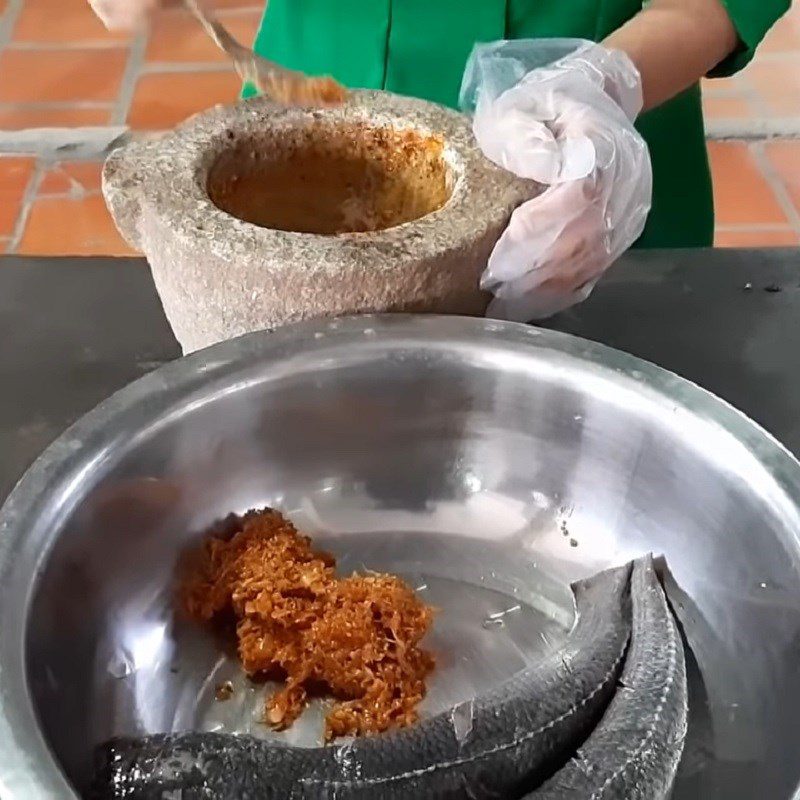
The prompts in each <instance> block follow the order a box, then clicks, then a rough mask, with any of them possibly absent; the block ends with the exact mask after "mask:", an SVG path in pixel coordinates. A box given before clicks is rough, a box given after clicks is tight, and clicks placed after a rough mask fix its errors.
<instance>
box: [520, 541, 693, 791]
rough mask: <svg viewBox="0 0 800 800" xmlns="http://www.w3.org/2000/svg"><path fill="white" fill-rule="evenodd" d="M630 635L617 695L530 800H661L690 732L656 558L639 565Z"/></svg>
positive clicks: (680, 659)
mask: <svg viewBox="0 0 800 800" xmlns="http://www.w3.org/2000/svg"><path fill="white" fill-rule="evenodd" d="M631 596H632V598H633V632H632V636H631V646H630V650H629V652H628V655H627V656H626V658H625V667H624V668H623V671H622V677H621V678H620V682H619V688H618V690H617V693H616V695H615V696H614V699H613V700H612V701H611V705H610V706H609V708H608V711H606V713H605V715H604V716H603V719H602V720H601V721H600V724H599V725H598V726H597V728H596V729H595V730H594V732H593V733H592V734H591V736H589V738H588V740H587V741H586V743H585V744H584V745H583V746H582V747H581V748H580V749H579V750H578V752H577V754H576V755H575V757H574V758H573V759H572V760H571V761H570V762H569V764H567V765H566V766H565V767H564V768H563V769H561V770H559V771H558V772H557V773H556V774H555V775H554V776H553V777H552V778H551V779H550V780H549V781H547V783H545V784H544V786H542V787H541V788H540V789H538V790H536V791H534V792H533V793H531V794H529V795H528V798H529V800H662V798H666V797H667V796H668V795H669V792H670V790H671V787H672V781H673V779H674V778H675V772H676V771H677V768H678V762H679V761H680V757H681V753H682V752H683V743H684V740H685V738H686V729H687V716H688V708H687V683H686V666H685V660H684V652H683V642H682V641H681V638H680V634H679V632H678V629H677V625H676V624H675V620H674V618H673V616H672V613H671V611H670V608H669V606H668V605H667V599H666V597H665V595H664V591H663V589H662V588H661V584H660V583H659V580H658V577H657V575H656V572H655V569H654V568H653V560H652V558H651V557H649V556H648V557H647V558H643V559H640V560H638V561H636V562H635V564H634V567H633V577H632V579H631Z"/></svg>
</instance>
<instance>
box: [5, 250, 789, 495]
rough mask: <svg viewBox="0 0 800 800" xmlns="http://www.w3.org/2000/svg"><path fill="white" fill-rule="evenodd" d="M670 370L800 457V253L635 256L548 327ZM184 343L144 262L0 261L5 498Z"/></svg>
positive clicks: (653, 253) (702, 252) (654, 253)
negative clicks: (69, 435) (61, 441)
mask: <svg viewBox="0 0 800 800" xmlns="http://www.w3.org/2000/svg"><path fill="white" fill-rule="evenodd" d="M548 326H549V327H554V328H558V329H560V330H563V331H567V332H569V333H574V334H577V335H579V336H583V337H586V338H588V339H594V340H596V341H599V342H603V343H604V344H608V345H611V346H612V347H616V348H619V349H620V350H625V351H627V352H629V353H632V354H634V355H637V356H640V357H641V358H645V359H647V360H649V361H652V362H654V363H656V364H658V365H660V366H662V367H666V368H667V369H670V370H672V371H674V372H677V373H678V374H680V375H682V376H684V377H685V378H689V379H690V380H692V381H695V382H696V383H698V384H700V385H702V386H704V387H705V388H707V389H709V390H711V391H712V392H714V393H716V394H718V395H719V396H721V397H723V398H724V399H725V400H727V401H728V402H730V403H731V404H733V405H734V406H736V407H737V408H739V409H741V410H742V411H744V412H745V413H746V414H748V415H750V416H751V417H752V418H753V419H755V420H756V421H757V422H759V423H760V424H761V425H763V426H764V427H765V428H766V429H767V430H769V431H770V432H771V433H773V434H774V435H775V436H776V437H777V438H778V439H780V440H781V441H782V442H783V443H784V444H785V445H786V446H787V447H788V448H789V449H791V450H792V451H793V452H795V453H796V454H798V455H800V413H799V412H800V368H798V367H800V249H788V250H687V251H648V252H631V253H629V254H628V255H627V256H625V257H624V258H623V259H622V260H621V261H620V262H619V263H618V264H617V265H616V266H615V267H614V268H613V269H612V271H611V272H610V273H609V275H608V276H607V278H606V279H605V280H604V281H603V282H602V283H601V284H600V285H599V286H598V288H597V289H596V291H595V293H594V294H593V296H592V297H591V298H590V299H589V300H588V301H587V302H586V303H584V304H583V305H582V306H580V307H578V308H576V309H573V310H571V311H569V312H567V313H565V314H562V315H560V316H559V317H557V318H555V319H554V320H551V321H550V322H549V323H548ZM179 354H180V353H179V348H178V346H177V344H176V342H175V340H174V338H173V336H172V334H171V332H170V329H169V326H168V325H167V322H166V320H165V318H164V315H163V312H162V310H161V306H160V303H159V301H158V297H157V296H156V293H155V289H154V287H153V283H152V280H151V278H150V272H149V270H148V268H147V265H146V263H145V262H144V261H143V260H140V259H110V258H109V259H87V258H27V259H26V258H15V257H4V258H0V386H2V391H0V498H3V497H5V496H6V494H7V493H8V492H9V491H10V490H11V489H12V488H13V485H14V483H15V482H16V481H17V479H18V478H19V477H20V476H21V474H22V472H23V471H24V470H25V469H26V468H27V466H28V465H29V464H30V463H31V461H32V460H33V459H34V458H35V457H36V456H37V455H38V454H39V453H40V452H41V451H42V450H43V449H44V448H45V447H46V446H47V445H48V444H49V443H50V442H51V441H52V440H53V439H54V438H55V437H56V436H58V434H59V433H61V432H62V431H63V430H64V429H65V428H66V427H67V426H68V425H69V424H70V423H71V422H73V421H74V420H75V419H77V418H78V417H79V416H81V415H82V414H83V413H85V412H86V411H88V410H89V409H91V408H92V407H93V406H94V405H96V404H97V403H98V402H99V401H101V400H103V399H104V398H105V397H107V396H108V395H109V394H111V393H112V392H114V391H115V390H117V389H119V388H121V387H122V386H124V385H125V384H126V383H128V382H130V381H132V380H134V379H135V378H138V377H140V376H141V375H143V374H145V373H146V372H148V371H150V370H152V369H154V368H155V367H157V366H159V365H160V364H162V363H163V362H165V361H168V360H171V359H173V358H176V357H177V356H178V355H179Z"/></svg>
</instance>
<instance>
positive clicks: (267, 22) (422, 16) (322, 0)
mask: <svg viewBox="0 0 800 800" xmlns="http://www.w3.org/2000/svg"><path fill="white" fill-rule="evenodd" d="M724 2H725V5H726V7H727V9H728V11H729V13H730V15H731V18H732V20H733V22H734V24H735V25H736V28H737V30H738V32H739V36H740V39H741V42H742V45H741V48H740V49H739V51H737V53H736V54H735V55H734V56H732V57H731V58H730V59H728V61H726V62H725V63H724V64H722V65H720V67H719V68H718V69H717V70H715V73H714V74H717V75H723V74H730V73H731V72H733V71H735V70H737V69H740V68H741V67H743V66H744V65H745V64H747V62H748V61H749V60H750V58H752V55H753V51H754V49H755V47H756V46H757V45H758V43H759V42H760V41H761V39H762V38H763V36H764V34H765V33H766V32H767V30H769V28H770V27H771V25H772V24H773V23H774V22H775V20H777V19H778V17H780V16H781V15H782V14H783V13H784V12H785V11H786V10H788V8H789V0H758V2H753V0H724ZM641 7H642V4H641V2H636V0H269V2H268V7H267V10H266V12H265V15H264V19H263V20H262V23H261V27H260V30H259V32H258V35H257V37H256V43H255V49H256V52H258V53H260V54H262V55H264V56H266V57H268V58H271V59H273V60H275V61H277V62H279V63H281V64H284V65H285V66H287V67H291V68H294V69H299V70H303V71H304V72H308V73H310V74H326V75H332V76H333V77H335V78H336V79H338V80H339V81H341V82H342V83H343V84H345V85H347V86H350V87H359V88H368V89H386V90H388V91H392V92H398V93H400V94H406V95H413V96H415V97H422V98H426V99H428V100H433V101H435V102H438V103H443V104H445V105H448V106H453V107H455V106H456V103H457V101H458V92H459V88H460V86H461V77H462V74H463V71H464V66H465V64H466V60H467V58H468V56H469V53H470V51H471V50H472V47H473V45H474V43H475V42H488V41H494V40H497V39H527V38H539V37H570V38H580V39H590V40H593V41H601V40H602V39H604V38H605V37H606V36H608V35H609V34H610V33H612V32H613V31H614V30H616V29H617V28H619V27H620V26H621V25H622V24H623V23H624V22H626V21H627V20H628V19H630V18H631V17H633V16H634V15H635V14H636V13H637V12H638V11H639V10H640V9H641ZM252 93H253V91H252V87H245V91H244V95H245V96H248V95H250V94H252ZM637 127H638V128H639V130H640V131H641V133H642V135H643V136H644V138H645V139H646V140H647V143H648V146H649V148H650V155H651V158H652V162H653V207H652V210H651V212H650V216H649V217H648V220H647V225H646V227H645V231H644V233H643V234H642V237H641V239H640V240H639V243H638V245H639V246H643V247H692V246H703V245H709V244H711V241H712V238H713V228H714V210H713V199H712V193H711V176H710V172H709V168H708V158H707V154H706V148H705V135H704V130H703V118H702V111H701V106H700V89H699V86H694V87H692V88H691V89H689V90H688V91H686V92H684V93H683V94H681V95H679V96H678V97H676V98H674V99H673V100H671V101H670V102H668V103H665V104H664V105H663V106H661V107H660V108H657V109H655V110H653V111H650V112H648V113H647V114H644V115H642V116H641V117H640V119H639V120H638V122H637Z"/></svg>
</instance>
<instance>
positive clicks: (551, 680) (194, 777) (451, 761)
mask: <svg viewBox="0 0 800 800" xmlns="http://www.w3.org/2000/svg"><path fill="white" fill-rule="evenodd" d="M630 576H631V565H627V566H624V567H620V568H618V569H614V570H609V571H607V572H603V573H600V574H599V575H596V576H594V577H592V578H589V579H588V580H586V581H582V582H580V583H577V584H575V585H574V586H573V590H574V594H575V606H576V622H575V625H574V626H573V629H572V631H571V633H570V635H569V637H568V638H567V640H566V642H565V644H564V646H563V647H562V648H560V649H559V650H557V651H555V652H554V653H552V654H551V655H550V656H548V657H547V658H546V659H543V660H542V661H541V662H540V663H539V664H537V665H535V666H532V667H530V668H527V669H525V670H523V671H521V672H520V673H518V674H517V675H515V676H514V677H513V678H511V679H510V680H508V681H506V682H505V683H503V684H502V685H500V686H499V687H498V688H497V689H495V690H493V691H491V692H489V693H487V694H484V695H482V696H480V697H477V698H475V699H474V700H473V701H471V702H470V703H467V704H463V705H462V706H460V707H459V708H458V709H456V710H454V711H453V712H446V713H442V714H439V715H437V716H435V717H432V718H431V719H428V720H426V721H424V722H421V723H419V724H417V725H414V726H412V727H410V728H406V729H404V730H400V731H397V732H393V733H387V734H382V735H380V736H374V737H369V738H365V739H359V740H356V741H355V742H354V743H352V744H347V745H344V746H328V747H322V748H296V747H284V746H280V745H275V744H274V743H269V742H264V741H261V740H257V739H254V738H252V737H246V736H233V735H229V734H219V733H216V734H215V733H186V734H164V735H155V736H149V737H145V738H141V739H115V740H112V741H111V742H109V743H108V744H106V745H104V746H103V747H101V748H100V750H99V753H98V756H99V760H98V768H97V771H96V780H95V784H94V790H93V795H92V797H93V798H96V800H122V798H125V799H126V800H134V799H136V800H156V798H157V799H158V800H165V798H174V797H179V798H180V800H201V798H202V800H256V799H257V800H272V799H273V798H274V799H275V800H290V799H291V798H298V799H299V798H303V799H305V798H315V799H316V798H318V799H320V800H321V799H322V798H336V799H337V800H343V799H344V798H347V800H351V799H353V800H362V799H366V798H369V800H383V799H384V798H385V799H386V800H390V799H391V800H400V799H401V798H408V800H421V798H440V799H441V800H450V799H451V798H453V799H454V798H471V799H472V800H491V799H492V798H509V797H520V796H521V795H523V794H525V792H527V791H530V790H531V789H533V788H534V787H536V786H538V785H540V784H541V783H542V781H543V780H545V779H546V778H548V777H549V776H550V775H552V774H553V773H554V772H555V771H557V770H558V769H559V768H560V767H562V766H563V765H564V763H565V762H566V761H567V760H568V759H569V757H570V756H571V755H572V754H573V753H575V751H576V749H577V747H578V746H579V745H580V744H581V743H582V742H584V741H585V740H586V738H587V736H589V734H590V733H591V732H592V731H593V730H594V728H595V726H596V725H597V724H598V722H599V721H600V719H601V718H602V716H603V714H604V712H605V710H606V708H607V707H608V704H609V703H610V702H611V699H612V697H613V696H614V693H615V691H616V688H617V681H618V679H619V677H620V673H621V671H622V667H623V664H624V662H625V654H626V650H627V647H628V642H629V640H630V634H631V618H632V603H631V596H630ZM464 715H468V716H469V717H470V718H471V719H468V720H467V721H468V722H471V724H470V725H464V724H463V719H461V720H459V719H457V717H461V718H463V717H464ZM466 729H468V733H466V734H465V733H464V731H465V730H466Z"/></svg>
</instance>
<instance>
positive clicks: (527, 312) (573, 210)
mask: <svg viewBox="0 0 800 800" xmlns="http://www.w3.org/2000/svg"><path fill="white" fill-rule="evenodd" d="M461 105H462V108H464V109H465V110H467V111H473V110H474V120H473V129H474V131H475V136H476V138H477V141H478V144H479V145H480V147H481V149H482V150H483V152H484V154H485V155H486V156H487V157H488V158H489V159H491V160H492V161H494V162H495V163H496V164H498V165H499V166H501V167H504V168H505V169H507V170H509V171H511V172H513V173H515V174H517V175H519V176H520V177H523V178H531V179H534V180H536V181H538V182H540V183H542V184H545V185H546V186H547V188H546V189H545V190H544V192H543V193H542V194H541V195H539V196H538V197H535V198H534V199H532V200H529V201H527V202H526V203H523V204H522V205H521V206H520V207H519V208H517V209H516V210H515V211H514V213H513V215H512V217H511V221H510V222H509V225H508V228H507V229H506V231H505V232H504V233H503V235H502V236H501V237H500V239H499V241H498V242H497V244H496V245H495V248H494V250H493V252H492V254H491V257H490V259H489V263H488V266H487V268H486V271H485V272H484V274H483V277H482V280H481V286H482V287H483V288H484V289H486V290H488V291H490V292H492V294H493V295H494V299H493V300H492V302H491V304H490V306H489V310H488V311H487V316H492V317H496V318H500V319H511V320H516V321H520V322H528V321H530V320H533V319H539V318H543V317H548V316H551V315H552V314H555V313H557V312H559V311H562V310H563V309H565V308H568V307H569V306H571V305H573V304H574V303H578V302H580V301H582V300H584V299H586V297H588V296H589V293H590V292H591V291H592V289H593V288H594V285H595V284H596V283H597V281H598V279H599V278H600V277H601V275H602V274H603V273H604V272H605V270H606V269H608V267H609V266H610V265H611V264H612V263H613V262H614V261H615V260H616V259H617V258H618V257H619V256H620V255H621V254H622V253H623V252H624V251H625V250H627V249H628V248H629V247H630V246H631V245H632V244H633V243H634V242H635V241H636V239H637V238H638V237H639V235H640V234H641V232H642V229H643V228H644V223H645V220H646V218H647V214H648V212H649V210H650V204H651V196H652V170H651V166H650V155H649V152H648V149H647V145H646V144H645V142H644V139H642V137H641V136H640V134H639V133H638V132H637V131H636V129H635V128H634V126H633V120H634V119H635V118H636V116H637V114H638V113H639V111H640V110H641V108H642V88H641V79H640V77H639V73H638V71H637V70H636V67H635V66H634V65H633V63H632V62H631V61H630V59H629V58H628V57H627V56H626V55H625V54H624V53H621V52H618V51H610V50H607V49H606V48H604V47H602V46H601V45H596V44H592V43H591V42H585V41H582V40H574V39H530V40H518V41H507V42H506V41H504V42H495V43H492V44H487V45H478V46H477V47H476V48H475V50H474V51H473V54H472V56H471V58H470V60H469V63H468V64H467V69H466V72H465V74H464V83H463V85H462V90H461Z"/></svg>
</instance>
